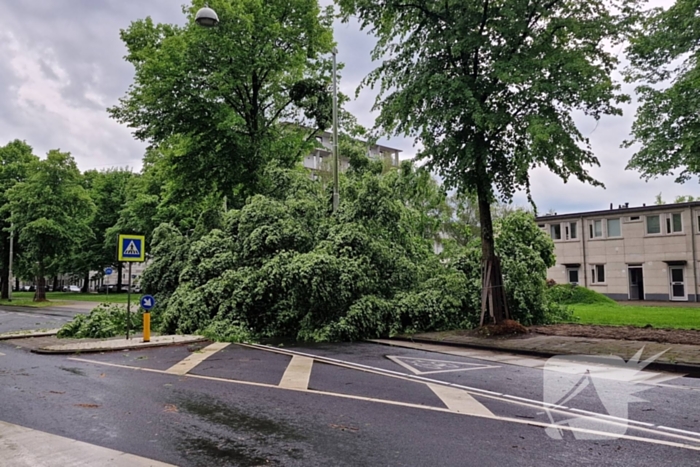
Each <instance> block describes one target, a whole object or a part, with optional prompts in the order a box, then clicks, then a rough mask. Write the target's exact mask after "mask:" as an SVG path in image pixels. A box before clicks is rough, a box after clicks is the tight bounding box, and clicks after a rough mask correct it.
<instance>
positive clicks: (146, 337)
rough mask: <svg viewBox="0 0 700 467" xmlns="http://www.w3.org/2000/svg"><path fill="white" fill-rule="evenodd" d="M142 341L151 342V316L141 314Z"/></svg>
mask: <svg viewBox="0 0 700 467" xmlns="http://www.w3.org/2000/svg"><path fill="white" fill-rule="evenodd" d="M143 341H144V342H151V314H150V313H144V314H143Z"/></svg>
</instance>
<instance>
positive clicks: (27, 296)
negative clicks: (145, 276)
mask: <svg viewBox="0 0 700 467" xmlns="http://www.w3.org/2000/svg"><path fill="white" fill-rule="evenodd" d="M139 297H140V295H139V294H133V293H132V294H131V301H132V303H134V302H138V300H139ZM32 298H34V292H13V293H12V301H11V302H8V301H7V300H0V304H3V305H16V306H52V305H62V304H65V302H96V303H126V298H127V294H125V293H119V294H109V296H107V295H106V294H96V293H86V294H84V293H74V292H46V298H47V299H48V300H49V301H48V302H39V303H37V302H33V301H32Z"/></svg>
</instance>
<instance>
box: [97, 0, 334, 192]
mask: <svg viewBox="0 0 700 467" xmlns="http://www.w3.org/2000/svg"><path fill="white" fill-rule="evenodd" d="M209 4H210V6H211V7H212V8H214V9H215V10H216V11H217V13H218V16H219V18H220V23H219V25H218V26H217V27H215V28H211V29H205V28H201V27H199V26H198V25H197V24H196V23H195V22H194V15H195V12H196V11H197V10H198V9H199V8H200V7H202V6H204V2H203V1H199V0H196V1H194V2H193V3H192V5H191V6H190V7H185V8H183V12H184V13H185V14H186V15H187V24H186V25H185V26H183V27H179V26H175V25H170V24H154V23H153V21H152V20H151V19H150V18H146V19H144V20H138V21H135V22H133V23H132V24H131V25H130V26H129V28H127V29H126V30H123V31H122V32H121V37H122V40H123V41H124V43H125V45H126V47H127V50H128V54H127V56H126V60H127V61H128V62H130V63H131V64H132V65H133V66H134V68H135V70H136V74H135V78H134V83H133V84H132V86H131V87H130V88H129V91H128V92H127V95H126V96H125V97H123V98H122V99H121V100H120V102H119V104H118V105H117V106H114V107H112V108H111V109H109V112H110V114H111V115H112V117H113V118H115V119H117V120H118V121H119V122H121V123H126V124H127V125H129V126H130V127H131V128H133V129H134V135H135V136H136V137H137V138H138V139H141V140H144V141H147V142H149V143H151V144H152V147H154V148H159V149H160V150H161V151H162V154H163V156H164V157H165V159H166V161H165V164H164V165H165V166H167V167H166V169H167V170H168V172H169V174H170V176H171V177H172V178H173V180H175V181H176V183H174V184H173V186H172V187H171V190H170V191H171V196H174V197H179V198H181V199H186V198H190V197H193V196H195V195H196V196H203V195H206V194H208V193H216V194H218V195H219V196H220V197H221V196H228V197H229V199H231V201H232V202H234V203H240V202H242V201H243V200H244V199H245V197H246V196H248V195H250V194H254V193H255V192H257V190H259V189H258V188H257V185H258V184H259V183H260V180H259V176H260V174H261V171H262V168H263V167H264V166H265V165H266V164H267V163H268V162H269V161H271V160H276V161H277V162H278V163H281V164H282V165H284V166H287V167H292V166H293V165H294V164H296V163H297V162H298V161H299V160H300V158H301V157H302V156H303V155H305V154H304V152H305V151H308V150H309V149H310V148H311V147H313V143H312V142H311V141H312V140H313V138H310V136H311V135H310V134H309V132H308V131H301V130H300V129H299V127H298V126H296V125H280V124H279V123H280V121H284V122H287V123H292V122H296V123H305V124H307V125H308V126H311V127H312V128H314V129H316V128H325V127H326V126H327V125H328V122H329V118H328V115H329V113H330V104H329V103H330V95H329V94H328V90H327V85H328V83H329V81H330V65H329V53H330V51H331V49H332V46H333V36H332V29H331V24H332V17H331V10H330V9H326V10H324V11H322V10H321V9H320V7H319V5H318V2H317V1H316V0H213V1H211V2H209Z"/></svg>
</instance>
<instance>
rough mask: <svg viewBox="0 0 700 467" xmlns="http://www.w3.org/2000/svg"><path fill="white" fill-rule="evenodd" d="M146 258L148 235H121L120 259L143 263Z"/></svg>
mask: <svg viewBox="0 0 700 467" xmlns="http://www.w3.org/2000/svg"><path fill="white" fill-rule="evenodd" d="M145 259H146V237H144V236H143V235H119V261H128V262H138V263H141V262H143V261H144V260H145Z"/></svg>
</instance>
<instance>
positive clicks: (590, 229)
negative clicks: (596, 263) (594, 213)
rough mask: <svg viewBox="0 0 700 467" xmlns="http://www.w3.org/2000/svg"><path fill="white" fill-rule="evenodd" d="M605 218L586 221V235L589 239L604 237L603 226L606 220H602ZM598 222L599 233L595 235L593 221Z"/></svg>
mask: <svg viewBox="0 0 700 467" xmlns="http://www.w3.org/2000/svg"><path fill="white" fill-rule="evenodd" d="M604 220H605V219H591V220H590V221H589V222H588V235H589V238H590V239H591V240H600V239H603V238H605V227H606V225H605V224H606V222H603V221H604ZM596 222H600V235H599V236H596V235H595V223H596Z"/></svg>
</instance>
